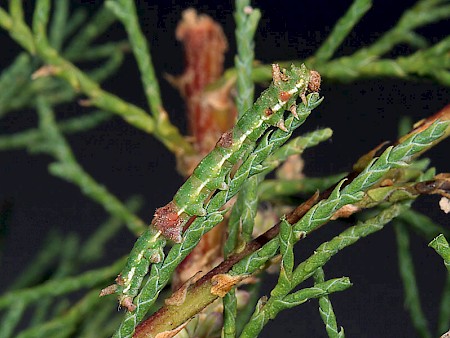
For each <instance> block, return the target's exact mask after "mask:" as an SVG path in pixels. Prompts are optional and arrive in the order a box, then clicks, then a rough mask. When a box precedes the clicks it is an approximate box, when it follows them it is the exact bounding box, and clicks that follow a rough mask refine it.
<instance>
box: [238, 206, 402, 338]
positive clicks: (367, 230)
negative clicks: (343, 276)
mask: <svg viewBox="0 0 450 338" xmlns="http://www.w3.org/2000/svg"><path fill="white" fill-rule="evenodd" d="M404 208H405V207H404V206H401V205H393V206H391V207H390V208H388V209H386V210H384V211H382V212H381V213H380V214H378V215H377V216H376V217H374V218H371V219H369V220H367V221H365V222H359V223H358V224H357V225H355V226H353V227H351V228H349V229H347V230H345V231H344V232H342V233H341V234H340V235H339V236H337V237H335V238H333V239H332V240H331V241H329V242H325V243H323V244H322V245H320V246H319V247H318V248H317V249H316V250H315V251H314V254H313V255H312V256H310V257H309V258H308V259H306V260H305V261H303V262H302V263H300V264H299V265H298V266H297V268H295V270H294V272H293V274H292V280H291V288H295V287H296V286H297V285H299V284H300V283H301V282H303V281H305V280H306V279H307V278H309V277H311V276H312V275H313V274H314V273H315V271H316V270H317V269H318V268H320V267H322V266H324V265H325V264H326V263H327V262H328V261H329V260H330V259H331V258H332V257H333V256H334V255H335V254H337V253H338V252H339V251H341V250H342V249H344V248H346V247H347V246H350V245H352V244H354V243H355V242H357V241H358V240H359V239H361V238H363V237H366V236H368V235H370V234H372V233H374V232H377V231H379V230H381V229H382V228H383V227H384V225H385V224H387V223H388V222H390V221H391V220H392V219H393V218H394V217H396V216H398V215H399V214H400V213H401V211H402V210H403V209H404ZM271 242H273V241H271ZM271 242H269V243H271ZM269 243H268V244H269ZM264 248H265V246H264V247H263V249H264ZM239 265H240V266H242V261H241V262H240V263H239ZM236 267H237V266H235V268H236ZM249 267H250V266H249ZM235 268H233V271H234V272H235V273H237V272H238V271H240V270H241V269H238V271H236V270H237V269H235ZM254 269H255V268H254V267H250V269H245V270H246V271H247V273H249V272H250V273H251V272H252V271H254ZM288 292H289V291H288V290H287V289H286V288H284V287H283V286H279V285H277V286H276V287H275V289H274V290H272V292H271V294H272V295H276V296H272V297H271V298H270V299H269V300H268V301H267V302H266V303H265V304H264V305H263V306H261V307H259V308H257V309H256V310H255V312H254V313H253V316H252V318H251V320H250V321H249V322H248V323H247V325H246V326H245V327H244V330H243V332H242V335H241V338H247V337H255V336H257V335H258V333H259V332H260V331H261V330H262V328H263V327H264V325H265V324H266V323H267V322H268V321H269V319H273V318H274V317H275V315H276V314H277V313H278V312H279V311H281V310H282V309H283V308H284V305H283V302H282V300H283V299H284V297H286V296H287V293H288Z"/></svg>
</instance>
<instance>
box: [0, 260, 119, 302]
mask: <svg viewBox="0 0 450 338" xmlns="http://www.w3.org/2000/svg"><path fill="white" fill-rule="evenodd" d="M124 261H125V260H124V259H123V258H122V259H119V260H118V261H116V262H115V263H114V264H112V265H111V266H108V267H106V268H101V269H97V270H91V271H88V272H84V273H82V274H80V275H78V276H71V277H66V278H62V279H56V280H51V281H48V282H45V283H43V284H40V285H38V286H35V287H31V288H28V289H22V290H17V291H11V292H8V293H7V294H4V295H3V296H1V297H0V308H5V307H8V306H11V305H12V304H15V303H16V302H17V301H22V302H24V303H25V304H30V303H33V302H37V301H39V300H40V299H41V298H43V297H55V296H59V295H63V294H66V293H69V292H72V291H76V290H79V289H83V288H91V287H93V286H96V285H98V284H100V283H104V282H105V281H106V280H108V279H110V278H112V277H114V276H116V275H117V272H118V271H119V269H120V268H121V267H122V266H123V264H124ZM95 292H96V295H97V298H98V291H95Z"/></svg>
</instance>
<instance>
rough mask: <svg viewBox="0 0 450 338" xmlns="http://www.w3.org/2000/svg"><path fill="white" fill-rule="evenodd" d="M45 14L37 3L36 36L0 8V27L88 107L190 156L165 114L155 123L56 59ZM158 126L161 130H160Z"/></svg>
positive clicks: (45, 7)
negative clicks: (116, 117) (82, 97)
mask: <svg viewBox="0 0 450 338" xmlns="http://www.w3.org/2000/svg"><path fill="white" fill-rule="evenodd" d="M48 10H49V8H48V4H47V2H46V1H38V2H37V5H36V10H35V15H34V20H33V31H34V33H35V34H36V36H33V35H32V34H31V32H30V31H29V28H28V27H27V26H26V25H20V24H16V23H17V20H14V18H12V17H10V16H9V15H8V13H7V12H6V11H4V10H3V9H2V8H0V26H1V27H3V28H4V29H5V30H7V31H8V32H9V34H10V35H11V37H12V38H13V39H14V40H16V41H17V42H18V43H19V44H20V45H21V46H22V47H23V48H25V49H26V50H27V51H28V52H30V53H34V52H36V53H37V55H38V56H39V57H40V58H41V59H42V60H43V62H45V63H46V64H47V65H49V66H51V67H52V73H53V75H55V76H57V77H60V78H62V79H63V80H65V81H66V82H68V83H69V84H70V86H71V87H72V88H73V89H74V90H75V91H78V92H81V93H83V94H85V95H86V96H87V97H89V99H90V104H92V105H93V106H96V107H97V108H99V109H102V110H106V111H110V112H113V113H115V114H118V115H120V116H121V117H122V118H123V119H124V120H125V121H127V122H128V123H130V124H131V125H133V126H134V127H136V128H138V129H141V130H143V131H145V132H148V133H153V134H154V135H155V137H156V138H158V139H159V140H160V141H161V142H162V143H164V145H165V146H166V147H167V148H168V149H169V150H171V151H172V152H173V153H175V154H178V155H182V154H192V153H193V149H192V147H191V145H190V144H189V143H187V141H186V140H185V139H184V137H183V136H181V135H180V134H179V132H178V130H177V129H176V127H174V126H173V125H172V124H170V122H169V121H168V119H167V116H166V115H165V114H162V115H161V117H160V118H159V119H158V120H157V121H155V120H154V119H153V118H152V117H151V116H150V115H148V114H147V113H146V112H145V111H144V110H142V109H141V108H139V107H137V106H134V105H132V104H130V103H128V102H125V101H123V100H122V99H120V98H119V97H117V96H115V95H113V94H110V93H108V92H106V91H104V90H103V89H101V88H100V86H99V84H98V83H97V82H95V81H94V80H92V79H91V78H90V77H89V76H88V75H87V74H85V73H84V72H82V71H81V70H80V69H79V68H77V67H76V66H74V65H73V64H72V63H70V62H69V61H68V60H66V59H65V58H64V57H62V56H60V55H59V54H58V53H57V51H56V50H55V49H53V48H52V47H51V46H50V45H49V44H48V43H47V37H46V32H45V28H46V24H47V21H48ZM19 23H20V22H19ZM23 26H25V28H24V29H25V32H24V29H22V28H23ZM26 32H29V33H26ZM30 34H31V35H30ZM161 126H163V127H164V128H161Z"/></svg>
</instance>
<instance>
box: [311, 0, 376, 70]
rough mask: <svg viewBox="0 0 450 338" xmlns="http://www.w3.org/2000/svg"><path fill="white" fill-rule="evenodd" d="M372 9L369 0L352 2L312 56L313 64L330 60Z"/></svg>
mask: <svg viewBox="0 0 450 338" xmlns="http://www.w3.org/2000/svg"><path fill="white" fill-rule="evenodd" d="M371 7H372V1H371V0H354V1H353V4H352V5H351V6H350V7H349V9H348V10H347V12H346V13H345V14H344V15H343V16H342V17H341V18H340V19H339V20H338V22H337V23H336V25H335V26H334V27H333V30H332V31H331V33H330V35H329V36H328V37H327V39H326V40H325V41H324V42H323V43H322V45H321V46H320V47H319V49H317V51H316V53H315V54H314V59H315V62H317V63H323V62H325V61H328V60H329V59H331V57H332V56H333V54H334V53H335V52H336V50H337V49H338V48H339V46H340V45H341V44H342V42H343V41H344V40H345V38H346V37H347V35H348V34H350V32H351V31H352V30H353V28H354V27H355V26H356V24H357V23H358V22H359V20H361V19H362V17H363V16H364V15H365V14H366V13H367V11H368V10H369V9H370V8H371Z"/></svg>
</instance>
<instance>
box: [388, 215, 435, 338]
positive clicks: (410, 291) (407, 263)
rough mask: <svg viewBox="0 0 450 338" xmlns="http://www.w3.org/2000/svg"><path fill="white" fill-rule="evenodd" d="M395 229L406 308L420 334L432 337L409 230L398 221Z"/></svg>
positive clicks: (425, 337)
mask: <svg viewBox="0 0 450 338" xmlns="http://www.w3.org/2000/svg"><path fill="white" fill-rule="evenodd" d="M394 229H395V235H396V238H397V246H398V267H399V270H400V276H401V279H402V283H403V290H404V293H405V308H406V309H407V311H408V312H409V315H410V317H411V321H412V323H413V326H414V328H415V329H416V331H417V333H418V334H419V336H420V337H423V338H431V332H430V330H429V328H428V323H427V319H426V317H425V315H424V313H423V311H422V306H421V304H420V297H419V289H418V287H417V282H416V276H415V272H414V263H413V261H412V257H411V252H410V249H409V235H408V231H407V229H406V228H405V226H404V225H403V224H401V223H396V224H395V226H394Z"/></svg>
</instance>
